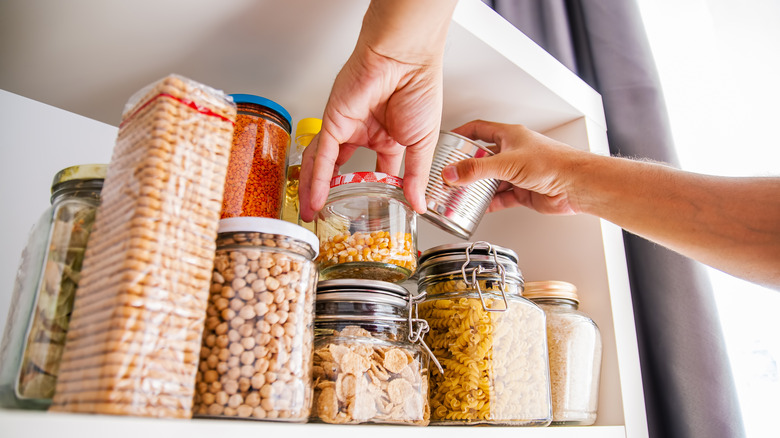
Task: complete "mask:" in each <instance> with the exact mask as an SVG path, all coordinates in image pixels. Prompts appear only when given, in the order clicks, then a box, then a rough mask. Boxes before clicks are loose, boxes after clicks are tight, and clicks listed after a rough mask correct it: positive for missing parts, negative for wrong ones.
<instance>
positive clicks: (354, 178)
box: [330, 172, 404, 188]
mask: <svg viewBox="0 0 780 438" xmlns="http://www.w3.org/2000/svg"><path fill="white" fill-rule="evenodd" d="M355 183H383V184H389V185H391V186H395V187H398V188H403V186H404V181H403V178H399V177H397V176H394V175H390V174H387V173H383V172H354V173H347V174H344V175H337V176H334V177H333V179H331V180H330V188H334V187H338V186H343V185H346V184H355Z"/></svg>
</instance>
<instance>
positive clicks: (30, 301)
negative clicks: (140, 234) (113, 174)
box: [0, 164, 106, 409]
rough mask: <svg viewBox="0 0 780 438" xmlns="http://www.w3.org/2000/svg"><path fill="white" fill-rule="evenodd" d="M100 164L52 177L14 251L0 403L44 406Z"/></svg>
mask: <svg viewBox="0 0 780 438" xmlns="http://www.w3.org/2000/svg"><path fill="white" fill-rule="evenodd" d="M105 176H106V165H104V164H89V165H80V166H72V167H68V168H65V169H63V170H61V171H59V172H57V174H56V175H55V176H54V181H53V182H52V186H51V206H50V207H49V208H48V209H46V211H45V212H44V213H43V215H42V216H41V217H40V219H39V220H38V222H36V224H35V226H34V227H33V230H32V232H31V233H30V236H29V239H28V242H27V246H26V247H25V249H24V251H23V252H22V257H21V261H20V265H19V269H18V271H17V273H16V283H15V285H14V292H13V295H12V297H11V306H10V309H9V312H8V319H7V321H6V327H5V332H4V334H3V341H2V345H1V346H0V405H2V406H4V407H10V408H26V409H46V408H47V407H48V406H49V405H50V404H51V398H52V396H53V395H54V388H55V386H56V383H57V374H58V373H59V367H60V359H61V357H62V351H63V348H64V346H65V337H66V334H67V331H68V324H69V322H70V315H71V311H72V309H73V300H74V298H75V296H76V286H77V283H78V280H79V273H80V271H81V263H82V261H83V260H84V251H85V249H86V246H87V239H88V238H89V234H90V232H91V230H92V225H93V223H94V222H95V213H96V211H97V207H98V204H99V203H100V190H101V188H102V187H103V180H104V178H105Z"/></svg>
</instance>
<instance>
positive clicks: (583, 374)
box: [524, 281, 601, 425]
mask: <svg viewBox="0 0 780 438" xmlns="http://www.w3.org/2000/svg"><path fill="white" fill-rule="evenodd" d="M524 295H525V297H526V298H528V299H530V300H532V301H533V302H535V303H536V304H538V305H539V307H541V308H542V310H544V313H545V314H546V315H547V349H548V351H549V353H550V379H551V382H550V383H551V390H552V408H553V422H552V424H556V425H558V424H561V425H590V424H593V423H595V422H596V410H597V409H598V397H599V376H600V374H601V334H600V333H599V328H598V327H597V326H596V323H595V322H593V320H592V319H591V318H590V317H589V316H588V315H586V314H584V313H582V312H581V311H579V310H577V308H578V307H579V303H580V300H579V297H578V295H577V287H576V286H575V285H573V284H571V283H567V282H565V281H534V282H528V283H526V284H525V292H524Z"/></svg>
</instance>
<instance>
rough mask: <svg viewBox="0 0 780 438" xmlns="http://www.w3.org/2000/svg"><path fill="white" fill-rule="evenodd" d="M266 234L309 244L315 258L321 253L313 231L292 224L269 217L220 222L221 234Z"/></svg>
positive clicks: (240, 218)
mask: <svg viewBox="0 0 780 438" xmlns="http://www.w3.org/2000/svg"><path fill="white" fill-rule="evenodd" d="M240 232H249V233H264V234H278V235H282V236H289V237H292V238H293V239H296V240H300V241H302V242H304V243H306V244H308V245H309V246H310V247H311V249H312V251H314V257H317V255H318V254H319V252H320V240H319V239H318V238H317V235H315V234H314V233H312V232H311V231H309V230H307V229H306V228H303V227H302V226H300V225H296V224H294V223H292V222H287V221H283V220H280V219H271V218H267V217H230V218H226V219H221V220H220V221H219V228H218V229H217V234H219V233H240Z"/></svg>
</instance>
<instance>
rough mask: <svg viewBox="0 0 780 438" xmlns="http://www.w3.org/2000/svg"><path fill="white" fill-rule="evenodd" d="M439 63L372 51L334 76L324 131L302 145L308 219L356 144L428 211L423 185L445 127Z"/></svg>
mask: <svg viewBox="0 0 780 438" xmlns="http://www.w3.org/2000/svg"><path fill="white" fill-rule="evenodd" d="M441 75H442V73H441V64H440V63H437V64H434V65H420V64H406V63H403V62H399V61H396V60H394V59H389V58H385V57H383V56H380V55H377V54H375V53H373V52H370V51H368V52H366V53H364V54H362V55H353V56H352V57H350V59H349V61H348V62H347V64H346V65H345V66H344V68H343V69H342V71H341V73H339V75H338V76H337V77H336V80H335V82H334V84H333V90H332V91H331V95H330V98H329V100H328V104H327V106H326V108H325V113H324V114H323V119H322V130H321V131H320V133H319V135H318V137H317V138H315V139H314V140H313V141H312V144H311V145H309V147H307V148H306V149H305V150H304V154H303V158H302V162H301V166H302V172H301V179H300V189H299V190H300V199H301V217H302V218H303V219H304V220H306V221H310V220H312V219H313V217H314V214H315V213H316V211H319V210H320V209H321V208H322V206H323V205H324V203H325V200H326V198H327V196H328V189H329V187H330V180H331V178H332V177H333V176H334V175H335V174H337V173H338V169H339V167H340V166H341V165H343V164H344V163H346V162H347V160H349V158H350V157H351V156H352V154H353V153H354V151H355V150H356V149H357V148H358V147H367V148H369V149H372V150H374V151H375V152H376V154H377V162H376V170H377V171H378V172H385V173H389V174H392V175H398V173H399V171H400V168H401V163H402V161H403V160H404V151H405V152H406V159H405V164H406V165H405V168H404V195H405V196H406V199H407V200H408V201H409V203H410V204H411V206H412V208H413V209H414V210H416V211H417V212H418V213H423V212H425V209H426V207H425V195H424V193H425V186H426V185H427V183H428V172H429V170H430V167H431V161H432V159H433V151H434V149H435V147H436V141H437V139H438V135H439V129H440V125H441V107H442V87H441V82H442V79H441Z"/></svg>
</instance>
